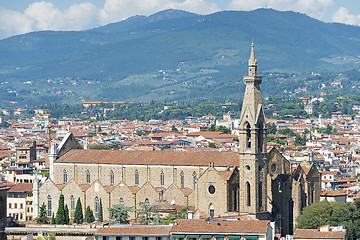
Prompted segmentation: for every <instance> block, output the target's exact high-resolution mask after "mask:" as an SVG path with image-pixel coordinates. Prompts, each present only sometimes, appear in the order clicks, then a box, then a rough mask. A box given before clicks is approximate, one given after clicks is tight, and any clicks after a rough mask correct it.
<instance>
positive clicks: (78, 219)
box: [74, 198, 84, 224]
mask: <svg viewBox="0 0 360 240" xmlns="http://www.w3.org/2000/svg"><path fill="white" fill-rule="evenodd" d="M83 221H84V215H83V212H82V205H81V201H80V198H78V200H77V202H76V206H75V213H74V223H78V224H81V223H82V222H83Z"/></svg>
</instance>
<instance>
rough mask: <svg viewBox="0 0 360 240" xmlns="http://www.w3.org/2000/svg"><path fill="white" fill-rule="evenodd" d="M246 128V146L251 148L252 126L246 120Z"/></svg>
mask: <svg viewBox="0 0 360 240" xmlns="http://www.w3.org/2000/svg"><path fill="white" fill-rule="evenodd" d="M244 128H245V131H246V148H251V128H250V123H249V122H245V123H244Z"/></svg>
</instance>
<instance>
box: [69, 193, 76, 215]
mask: <svg viewBox="0 0 360 240" xmlns="http://www.w3.org/2000/svg"><path fill="white" fill-rule="evenodd" d="M74 216H75V199H74V196H71V198H70V217H71V218H74Z"/></svg>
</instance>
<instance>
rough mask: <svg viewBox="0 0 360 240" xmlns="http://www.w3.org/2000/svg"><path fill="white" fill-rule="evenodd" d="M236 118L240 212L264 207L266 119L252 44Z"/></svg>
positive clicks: (251, 211) (265, 186)
mask: <svg viewBox="0 0 360 240" xmlns="http://www.w3.org/2000/svg"><path fill="white" fill-rule="evenodd" d="M243 80H244V83H245V84H246V88H245V94H244V99H243V105H242V110H241V115H240V121H239V123H240V124H239V145H240V146H239V155H240V157H239V159H240V164H239V175H240V179H239V180H240V181H239V184H240V186H239V188H240V196H239V200H240V202H239V206H240V212H241V213H250V214H258V213H262V212H266V211H267V203H266V194H267V177H266V176H267V154H266V123H265V114H264V106H263V100H262V96H261V90H260V84H261V82H262V77H261V76H258V75H257V60H256V58H255V51H254V44H252V45H251V53H250V59H249V64H248V76H244V77H243Z"/></svg>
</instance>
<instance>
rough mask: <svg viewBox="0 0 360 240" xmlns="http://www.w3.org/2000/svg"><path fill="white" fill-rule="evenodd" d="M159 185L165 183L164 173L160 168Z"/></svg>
mask: <svg viewBox="0 0 360 240" xmlns="http://www.w3.org/2000/svg"><path fill="white" fill-rule="evenodd" d="M160 185H161V186H164V185H165V175H164V171H163V170H161V173H160Z"/></svg>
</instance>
